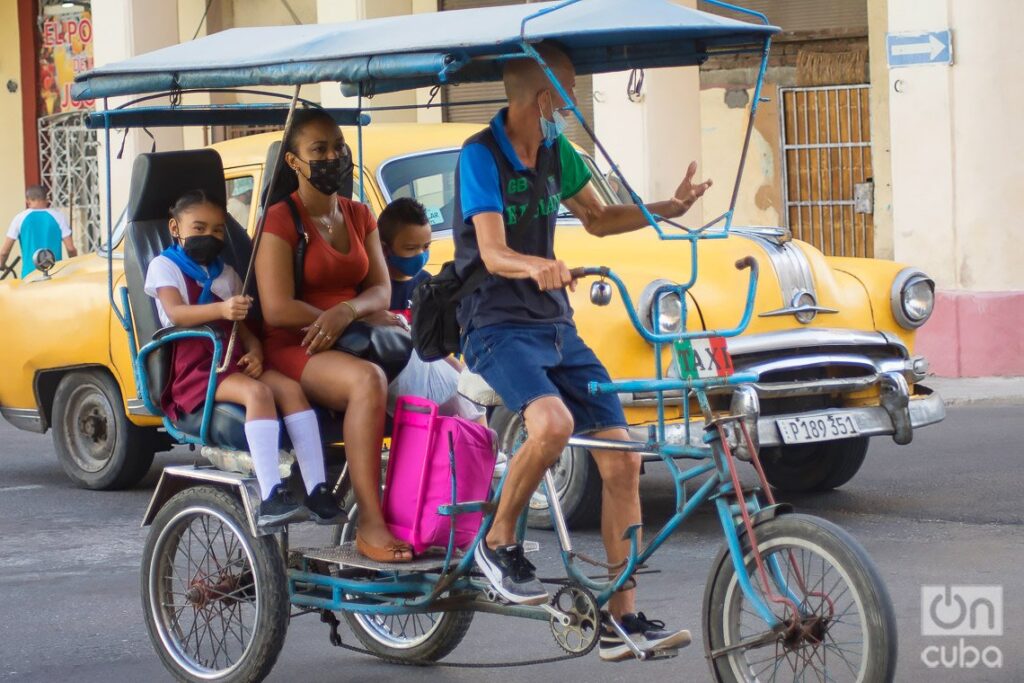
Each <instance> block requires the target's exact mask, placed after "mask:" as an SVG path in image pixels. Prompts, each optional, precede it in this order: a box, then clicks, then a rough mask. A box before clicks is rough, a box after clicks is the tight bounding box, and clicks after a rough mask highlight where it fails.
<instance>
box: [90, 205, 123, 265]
mask: <svg viewBox="0 0 1024 683" xmlns="http://www.w3.org/2000/svg"><path fill="white" fill-rule="evenodd" d="M127 214H128V211H127V209H122V210H121V215H120V216H118V217H117V221H115V222H114V230H113V233H112V235H111V237H112V239H111V243H112V244H113V245H114V249H117V248H118V247H119V246H120V245H121V240H123V239H124V231H125V228H126V227H127V225H128V221H127V220H126V219H125V217H126V216H127ZM102 227H103V235H104V237H106V233H107V229H106V228H107V226H106V224H104V225H103V226H102ZM109 251H110V246H109V245H108V244H107V242H106V241H104V242H103V243H102V244H101V245H100V246H99V247H97V248H96V253H97V254H99V255H100V256H106V255H107V253H108V252H109Z"/></svg>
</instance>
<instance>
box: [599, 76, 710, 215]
mask: <svg viewBox="0 0 1024 683" xmlns="http://www.w3.org/2000/svg"><path fill="white" fill-rule="evenodd" d="M699 76H700V74H699V72H698V70H697V67H686V68H677V69H648V70H647V72H646V74H645V78H644V88H643V93H642V95H641V97H640V98H639V99H638V101H636V102H633V101H630V99H629V98H628V97H627V95H626V85H627V83H628V81H629V73H628V72H624V73H611V74H599V75H595V76H594V127H595V132H596V133H597V136H598V138H599V139H600V140H601V142H602V143H603V144H604V145H605V147H606V148H607V149H608V152H609V153H610V154H611V156H612V158H613V159H614V160H615V162H616V163H617V164H618V165H619V167H620V168H621V169H622V171H623V173H624V175H625V177H626V179H627V180H628V181H629V182H630V184H631V185H633V188H634V189H635V190H636V191H637V193H638V194H640V196H641V197H642V198H643V199H644V201H648V202H650V201H660V200H663V199H668V198H669V197H671V196H672V193H674V192H675V189H676V187H677V186H678V185H679V182H680V181H681V180H682V179H683V176H684V175H685V174H686V167H687V166H688V165H689V163H690V161H693V160H696V161H698V162H699V161H700V158H701V141H700V137H701V120H700V78H699ZM597 156H598V163H599V164H600V165H601V166H602V168H604V167H605V166H606V164H605V162H604V160H603V159H602V158H601V155H600V153H598V155H597ZM698 176H700V178H703V177H704V176H703V169H698ZM719 182H721V181H719ZM703 203H704V202H698V203H697V204H696V205H695V206H694V207H693V208H692V209H690V212H689V213H688V214H687V215H686V217H685V218H684V220H685V222H686V223H687V224H689V225H699V224H700V223H701V222H702V216H703V213H702V204H703Z"/></svg>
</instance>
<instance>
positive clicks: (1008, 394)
mask: <svg viewBox="0 0 1024 683" xmlns="http://www.w3.org/2000/svg"><path fill="white" fill-rule="evenodd" d="M921 384H923V385H924V386H926V387H928V388H930V389H933V390H935V391H936V392H937V393H938V394H939V396H941V397H942V401H943V403H945V405H946V406H947V407H949V406H1024V378H1021V377H958V378H952V377H930V378H928V379H926V380H924V381H923V382H921Z"/></svg>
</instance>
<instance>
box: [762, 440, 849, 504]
mask: <svg viewBox="0 0 1024 683" xmlns="http://www.w3.org/2000/svg"><path fill="white" fill-rule="evenodd" d="M867 453H868V437H866V436H864V437H859V438H856V439H843V440H841V441H826V442H823V443H810V444H793V445H789V446H780V447H777V448H765V449H763V450H762V452H761V463H762V464H763V465H764V473H765V476H766V477H767V478H768V483H769V484H771V485H772V488H774V489H776V490H778V491H781V492H783V493H815V492H821V491H831V490H832V489H835V488H839V487H840V486H842V485H843V484H845V483H846V482H848V481H850V480H851V479H853V477H854V475H855V474H857V471H858V470H860V467H861V465H863V464H864V458H865V456H867Z"/></svg>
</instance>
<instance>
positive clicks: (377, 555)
mask: <svg viewBox="0 0 1024 683" xmlns="http://www.w3.org/2000/svg"><path fill="white" fill-rule="evenodd" d="M356 550H357V551H359V554H360V555H362V556H363V557H365V558H367V559H369V560H373V561H374V562H389V563H402V562H412V560H413V554H412V546H410V545H409V544H408V543H405V542H403V541H394V542H392V543H389V544H388V545H385V546H378V545H370V543H368V542H367V541H364V540H363V537H362V536H360V535H359V534H358V533H357V534H356ZM405 553H409V556H408V557H407V558H406V557H402V555H404V554H405Z"/></svg>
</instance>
